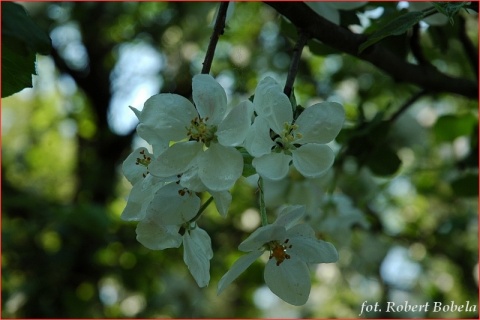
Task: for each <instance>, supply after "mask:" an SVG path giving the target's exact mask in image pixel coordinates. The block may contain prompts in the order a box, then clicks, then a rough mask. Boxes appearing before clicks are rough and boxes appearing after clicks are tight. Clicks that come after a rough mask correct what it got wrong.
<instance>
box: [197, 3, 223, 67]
mask: <svg viewBox="0 0 480 320" xmlns="http://www.w3.org/2000/svg"><path fill="white" fill-rule="evenodd" d="M227 8H228V2H222V3H220V8H219V9H218V14H217V20H215V26H214V27H213V33H212V36H211V37H210V43H209V44H208V48H207V53H206V54H205V60H204V61H203V67H202V73H203V74H208V73H209V72H210V68H211V67H212V62H213V55H214V54H215V48H216V47H217V42H218V38H219V37H220V35H222V34H223V30H224V29H225V19H226V17H227Z"/></svg>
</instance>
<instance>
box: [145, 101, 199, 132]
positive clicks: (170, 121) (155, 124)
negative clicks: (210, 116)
mask: <svg viewBox="0 0 480 320" xmlns="http://www.w3.org/2000/svg"><path fill="white" fill-rule="evenodd" d="M197 116H198V114H197V111H196V110H195V107H194V106H193V105H192V103H191V102H190V101H188V100H187V99H185V98H184V97H182V96H179V95H176V94H170V93H161V94H157V95H154V96H152V97H150V98H149V99H148V100H147V101H146V102H145V105H144V107H143V110H142V113H141V115H140V122H141V123H143V124H145V125H147V126H149V127H151V128H153V129H155V130H156V131H157V132H158V134H159V135H160V136H162V137H164V140H166V141H178V140H181V139H184V138H185V137H186V136H187V129H186V128H187V127H188V126H189V125H190V121H191V120H192V119H193V118H195V117H197Z"/></svg>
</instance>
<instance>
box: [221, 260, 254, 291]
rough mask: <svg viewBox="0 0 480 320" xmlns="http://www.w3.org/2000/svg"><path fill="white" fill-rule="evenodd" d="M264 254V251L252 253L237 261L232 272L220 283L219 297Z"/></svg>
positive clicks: (231, 269) (229, 271)
mask: <svg viewBox="0 0 480 320" xmlns="http://www.w3.org/2000/svg"><path fill="white" fill-rule="evenodd" d="M262 254H263V251H252V252H250V253H248V254H246V255H244V256H242V257H240V258H239V259H238V260H237V261H235V263H234V264H233V265H232V267H231V268H230V270H228V271H227V273H225V274H224V275H223V277H222V278H221V279H220V281H219V282H218V287H217V295H218V294H221V293H222V292H223V290H225V288H226V287H228V286H229V285H230V284H231V283H232V282H233V281H234V280H235V279H236V278H238V276H239V275H240V274H242V272H243V271H245V270H246V269H247V268H248V267H249V266H250V265H251V264H252V263H253V262H255V260H257V259H258V258H260V256H261V255H262Z"/></svg>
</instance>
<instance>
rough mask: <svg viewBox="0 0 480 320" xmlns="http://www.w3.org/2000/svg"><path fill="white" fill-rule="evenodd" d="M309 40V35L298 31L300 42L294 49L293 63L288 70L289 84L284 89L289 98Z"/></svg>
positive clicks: (298, 41)
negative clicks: (304, 48)
mask: <svg viewBox="0 0 480 320" xmlns="http://www.w3.org/2000/svg"><path fill="white" fill-rule="evenodd" d="M307 40H308V37H307V35H306V34H305V33H304V32H303V31H302V30H298V40H297V43H296V44H295V47H294V48H293V56H292V62H291V64H290V69H289V70H288V76H287V82H286V83H285V88H284V89H283V93H285V94H286V95H287V97H290V95H291V94H292V88H293V83H294V82H295V77H296V76H297V71H298V64H299V63H300V57H301V56H302V51H303V47H304V46H305V44H306V43H307Z"/></svg>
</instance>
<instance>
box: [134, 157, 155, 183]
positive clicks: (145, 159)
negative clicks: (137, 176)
mask: <svg viewBox="0 0 480 320" xmlns="http://www.w3.org/2000/svg"><path fill="white" fill-rule="evenodd" d="M140 154H141V156H140V158H137V160H136V161H135V164H136V165H137V166H144V167H145V168H147V169H148V165H149V164H150V162H152V158H150V157H147V156H146V155H145V150H142V151H140ZM148 173H149V172H148V170H147V173H146V174H145V173H144V174H143V177H144V178H145V177H146V176H147V174H148Z"/></svg>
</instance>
